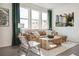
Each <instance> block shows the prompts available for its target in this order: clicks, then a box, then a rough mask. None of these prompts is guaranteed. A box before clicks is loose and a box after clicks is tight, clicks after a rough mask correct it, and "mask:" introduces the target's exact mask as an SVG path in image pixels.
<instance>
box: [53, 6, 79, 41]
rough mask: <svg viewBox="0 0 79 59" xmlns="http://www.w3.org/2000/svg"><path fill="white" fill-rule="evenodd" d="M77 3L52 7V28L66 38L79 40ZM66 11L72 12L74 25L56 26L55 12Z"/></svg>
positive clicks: (78, 10) (61, 12)
mask: <svg viewBox="0 0 79 59" xmlns="http://www.w3.org/2000/svg"><path fill="white" fill-rule="evenodd" d="M77 6H78V5H76V6H74V5H65V6H61V7H58V8H54V10H53V19H52V22H53V24H52V25H53V28H54V30H56V31H57V32H58V33H59V34H62V35H67V37H68V40H71V41H74V42H79V8H78V7H77ZM68 12H74V27H56V26H55V21H56V15H57V14H63V13H68Z"/></svg>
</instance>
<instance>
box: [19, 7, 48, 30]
mask: <svg viewBox="0 0 79 59" xmlns="http://www.w3.org/2000/svg"><path fill="white" fill-rule="evenodd" d="M20 23H22V24H24V28H25V29H48V16H47V12H42V11H40V10H36V9H31V8H23V7H20Z"/></svg>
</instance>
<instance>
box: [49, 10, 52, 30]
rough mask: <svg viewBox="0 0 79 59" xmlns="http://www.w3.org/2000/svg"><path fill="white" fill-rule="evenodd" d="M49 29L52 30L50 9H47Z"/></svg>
mask: <svg viewBox="0 0 79 59" xmlns="http://www.w3.org/2000/svg"><path fill="white" fill-rule="evenodd" d="M48 22H49V30H52V10H48Z"/></svg>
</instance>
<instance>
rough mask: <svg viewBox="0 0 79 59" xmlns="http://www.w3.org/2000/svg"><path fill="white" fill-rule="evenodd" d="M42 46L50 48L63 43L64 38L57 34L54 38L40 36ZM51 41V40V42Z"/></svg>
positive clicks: (46, 48)
mask: <svg viewBox="0 0 79 59" xmlns="http://www.w3.org/2000/svg"><path fill="white" fill-rule="evenodd" d="M39 40H40V47H41V48H43V49H45V50H50V49H52V48H56V47H58V46H60V45H61V43H62V39H61V36H55V37H54V38H48V37H44V38H40V39H39ZM50 41H51V42H50Z"/></svg>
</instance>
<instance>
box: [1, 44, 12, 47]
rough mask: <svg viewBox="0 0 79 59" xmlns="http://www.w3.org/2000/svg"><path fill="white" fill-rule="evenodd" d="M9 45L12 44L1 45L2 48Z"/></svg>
mask: <svg viewBox="0 0 79 59" xmlns="http://www.w3.org/2000/svg"><path fill="white" fill-rule="evenodd" d="M8 46H11V44H6V45H0V48H2V47H8Z"/></svg>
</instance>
